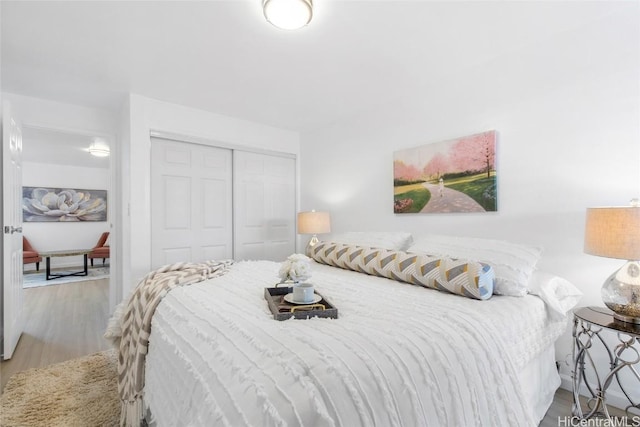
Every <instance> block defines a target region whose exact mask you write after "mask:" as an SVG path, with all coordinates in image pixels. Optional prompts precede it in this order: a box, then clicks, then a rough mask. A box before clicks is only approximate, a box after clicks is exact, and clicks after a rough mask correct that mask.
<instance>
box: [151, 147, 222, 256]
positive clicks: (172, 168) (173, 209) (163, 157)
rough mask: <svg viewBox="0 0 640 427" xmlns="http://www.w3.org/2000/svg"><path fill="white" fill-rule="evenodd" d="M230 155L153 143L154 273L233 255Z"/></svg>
mask: <svg viewBox="0 0 640 427" xmlns="http://www.w3.org/2000/svg"><path fill="white" fill-rule="evenodd" d="M232 196H233V194H232V156H231V150H227V149H224V148H217V147H209V146H205V145H198V144H190V143H186V142H178V141H171V140H165V139H159V138H152V140H151V218H150V220H151V263H152V268H157V267H160V266H162V265H164V264H170V263H173V262H178V261H195V262H198V261H204V260H209V259H228V258H231V257H232V256H233V234H232V230H233V219H232Z"/></svg>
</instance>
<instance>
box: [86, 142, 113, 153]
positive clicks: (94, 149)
mask: <svg viewBox="0 0 640 427" xmlns="http://www.w3.org/2000/svg"><path fill="white" fill-rule="evenodd" d="M89 153H91V154H92V155H93V156H96V157H107V156H108V155H109V146H108V145H107V144H105V143H104V142H100V141H95V142H93V143H92V144H91V145H90V146H89Z"/></svg>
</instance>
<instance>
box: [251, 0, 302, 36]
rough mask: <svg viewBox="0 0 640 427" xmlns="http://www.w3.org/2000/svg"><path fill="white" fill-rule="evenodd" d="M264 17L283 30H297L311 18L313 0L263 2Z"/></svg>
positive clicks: (272, 0) (271, 0)
mask: <svg viewBox="0 0 640 427" xmlns="http://www.w3.org/2000/svg"><path fill="white" fill-rule="evenodd" d="M262 10H263V12H264V17H265V18H267V21H269V22H270V23H271V24H272V25H274V26H276V27H278V28H282V29H283V30H297V29H298V28H302V27H304V26H305V25H307V24H308V23H309V22H310V21H311V18H312V17H313V0H264V1H263V2H262Z"/></svg>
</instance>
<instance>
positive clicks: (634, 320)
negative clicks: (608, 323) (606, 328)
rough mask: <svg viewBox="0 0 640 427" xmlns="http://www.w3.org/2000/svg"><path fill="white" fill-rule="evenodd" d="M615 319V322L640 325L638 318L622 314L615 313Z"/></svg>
mask: <svg viewBox="0 0 640 427" xmlns="http://www.w3.org/2000/svg"><path fill="white" fill-rule="evenodd" d="M613 318H614V319H615V320H619V321H620V322H624V323H633V324H634V325H640V318H638V317H631V316H624V315H622V314H618V313H613Z"/></svg>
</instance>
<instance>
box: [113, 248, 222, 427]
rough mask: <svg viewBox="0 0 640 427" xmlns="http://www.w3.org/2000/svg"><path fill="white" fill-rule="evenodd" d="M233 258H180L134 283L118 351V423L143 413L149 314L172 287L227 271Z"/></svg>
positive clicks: (130, 423)
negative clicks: (192, 259)
mask: <svg viewBox="0 0 640 427" xmlns="http://www.w3.org/2000/svg"><path fill="white" fill-rule="evenodd" d="M231 264H233V261H231V260H226V261H207V262H204V263H190V262H181V263H176V264H171V265H165V266H164V267H160V268H159V269H157V270H155V271H152V272H150V273H149V274H147V275H146V276H145V277H144V278H143V279H142V280H141V281H140V283H138V285H137V286H136V288H135V290H134V291H133V293H132V294H131V296H130V298H129V301H128V303H127V311H126V314H125V316H124V319H123V321H122V338H121V340H120V352H119V354H118V393H119V394H120V400H121V401H122V412H121V415H120V425H122V426H136V427H137V426H139V425H140V423H141V421H142V418H143V416H144V404H143V393H142V389H143V387H144V365H145V358H146V354H147V349H148V345H149V335H150V333H151V318H152V317H153V313H154V312H155V310H156V307H157V306H158V304H159V303H160V301H161V300H162V298H164V296H165V295H166V294H167V293H168V292H169V291H171V290H172V289H173V288H176V287H178V286H186V285H191V284H193V283H197V282H201V281H203V280H206V279H210V278H212V277H217V276H221V275H223V274H224V273H226V272H227V270H228V268H229V266H230V265H231Z"/></svg>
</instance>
